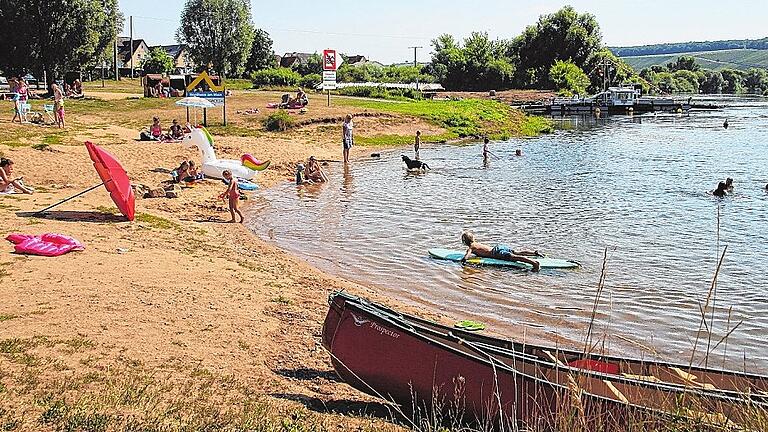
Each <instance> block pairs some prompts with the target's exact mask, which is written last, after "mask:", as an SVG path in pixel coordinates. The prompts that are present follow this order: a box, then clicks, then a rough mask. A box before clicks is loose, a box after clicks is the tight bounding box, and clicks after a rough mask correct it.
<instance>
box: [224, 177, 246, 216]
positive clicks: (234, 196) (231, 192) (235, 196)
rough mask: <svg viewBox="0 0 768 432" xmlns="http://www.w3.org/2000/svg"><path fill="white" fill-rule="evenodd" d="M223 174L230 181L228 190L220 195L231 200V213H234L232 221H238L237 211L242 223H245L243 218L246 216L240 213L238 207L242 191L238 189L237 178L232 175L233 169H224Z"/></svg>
mask: <svg viewBox="0 0 768 432" xmlns="http://www.w3.org/2000/svg"><path fill="white" fill-rule="evenodd" d="M221 175H222V176H223V177H224V179H225V180H226V181H228V182H229V184H228V185H227V190H225V191H224V192H223V193H222V194H221V195H219V198H220V199H227V200H228V201H229V213H231V214H232V220H230V221H229V222H230V223H235V222H237V219H235V213H237V214H238V215H239V216H240V223H243V220H245V218H244V217H243V214H242V213H240V210H239V209H238V208H237V204H238V201H239V200H240V191H238V190H237V179H236V178H235V177H233V176H232V171H230V170H224V172H223V173H221Z"/></svg>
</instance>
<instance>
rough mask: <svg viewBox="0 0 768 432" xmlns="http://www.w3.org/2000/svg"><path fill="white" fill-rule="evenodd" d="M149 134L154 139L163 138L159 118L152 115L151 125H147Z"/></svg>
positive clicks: (159, 139) (160, 139)
mask: <svg viewBox="0 0 768 432" xmlns="http://www.w3.org/2000/svg"><path fill="white" fill-rule="evenodd" d="M149 136H150V137H151V138H152V139H153V140H155V141H162V140H164V139H165V136H164V135H163V126H161V125H160V119H159V118H157V117H152V126H150V127H149Z"/></svg>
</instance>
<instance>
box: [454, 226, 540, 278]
mask: <svg viewBox="0 0 768 432" xmlns="http://www.w3.org/2000/svg"><path fill="white" fill-rule="evenodd" d="M461 242H462V243H464V246H466V247H467V253H465V254H464V258H462V259H461V261H462V262H466V261H467V259H468V258H469V257H470V255H472V254H474V255H476V256H479V257H482V258H495V259H499V260H504V261H518V262H523V263H526V264H530V265H531V266H533V269H532V270H533V271H535V272H537V271H539V268H540V264H539V263H538V262H537V261H534V260H532V259H529V258H526V256H541V255H540V254H539V253H538V252H537V251H533V252H531V251H514V250H512V248H510V247H509V246H506V245H502V244H499V245H496V246H494V247H490V246H488V245H485V244H482V243H480V242H477V241H475V235H474V234H472V233H471V232H469V231H464V232H463V233H462V234H461Z"/></svg>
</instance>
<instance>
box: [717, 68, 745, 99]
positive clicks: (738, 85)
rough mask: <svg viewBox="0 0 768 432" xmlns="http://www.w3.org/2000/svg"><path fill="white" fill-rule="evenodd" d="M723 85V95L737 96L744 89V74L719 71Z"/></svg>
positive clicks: (728, 70)
mask: <svg viewBox="0 0 768 432" xmlns="http://www.w3.org/2000/svg"><path fill="white" fill-rule="evenodd" d="M720 73H721V74H722V75H723V79H724V80H725V83H723V93H729V94H738V93H741V92H742V91H743V89H744V72H742V71H740V70H736V69H723V70H722V71H720Z"/></svg>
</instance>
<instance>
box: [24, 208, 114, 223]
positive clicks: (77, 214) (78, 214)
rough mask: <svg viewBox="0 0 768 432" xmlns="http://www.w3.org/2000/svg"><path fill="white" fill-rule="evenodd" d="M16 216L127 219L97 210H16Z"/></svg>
mask: <svg viewBox="0 0 768 432" xmlns="http://www.w3.org/2000/svg"><path fill="white" fill-rule="evenodd" d="M16 216H18V217H28V218H40V219H50V220H57V221H63V222H95V223H106V222H127V221H128V219H126V217H125V216H123V215H115V214H110V213H102V212H98V211H49V212H45V213H37V212H18V213H16Z"/></svg>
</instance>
